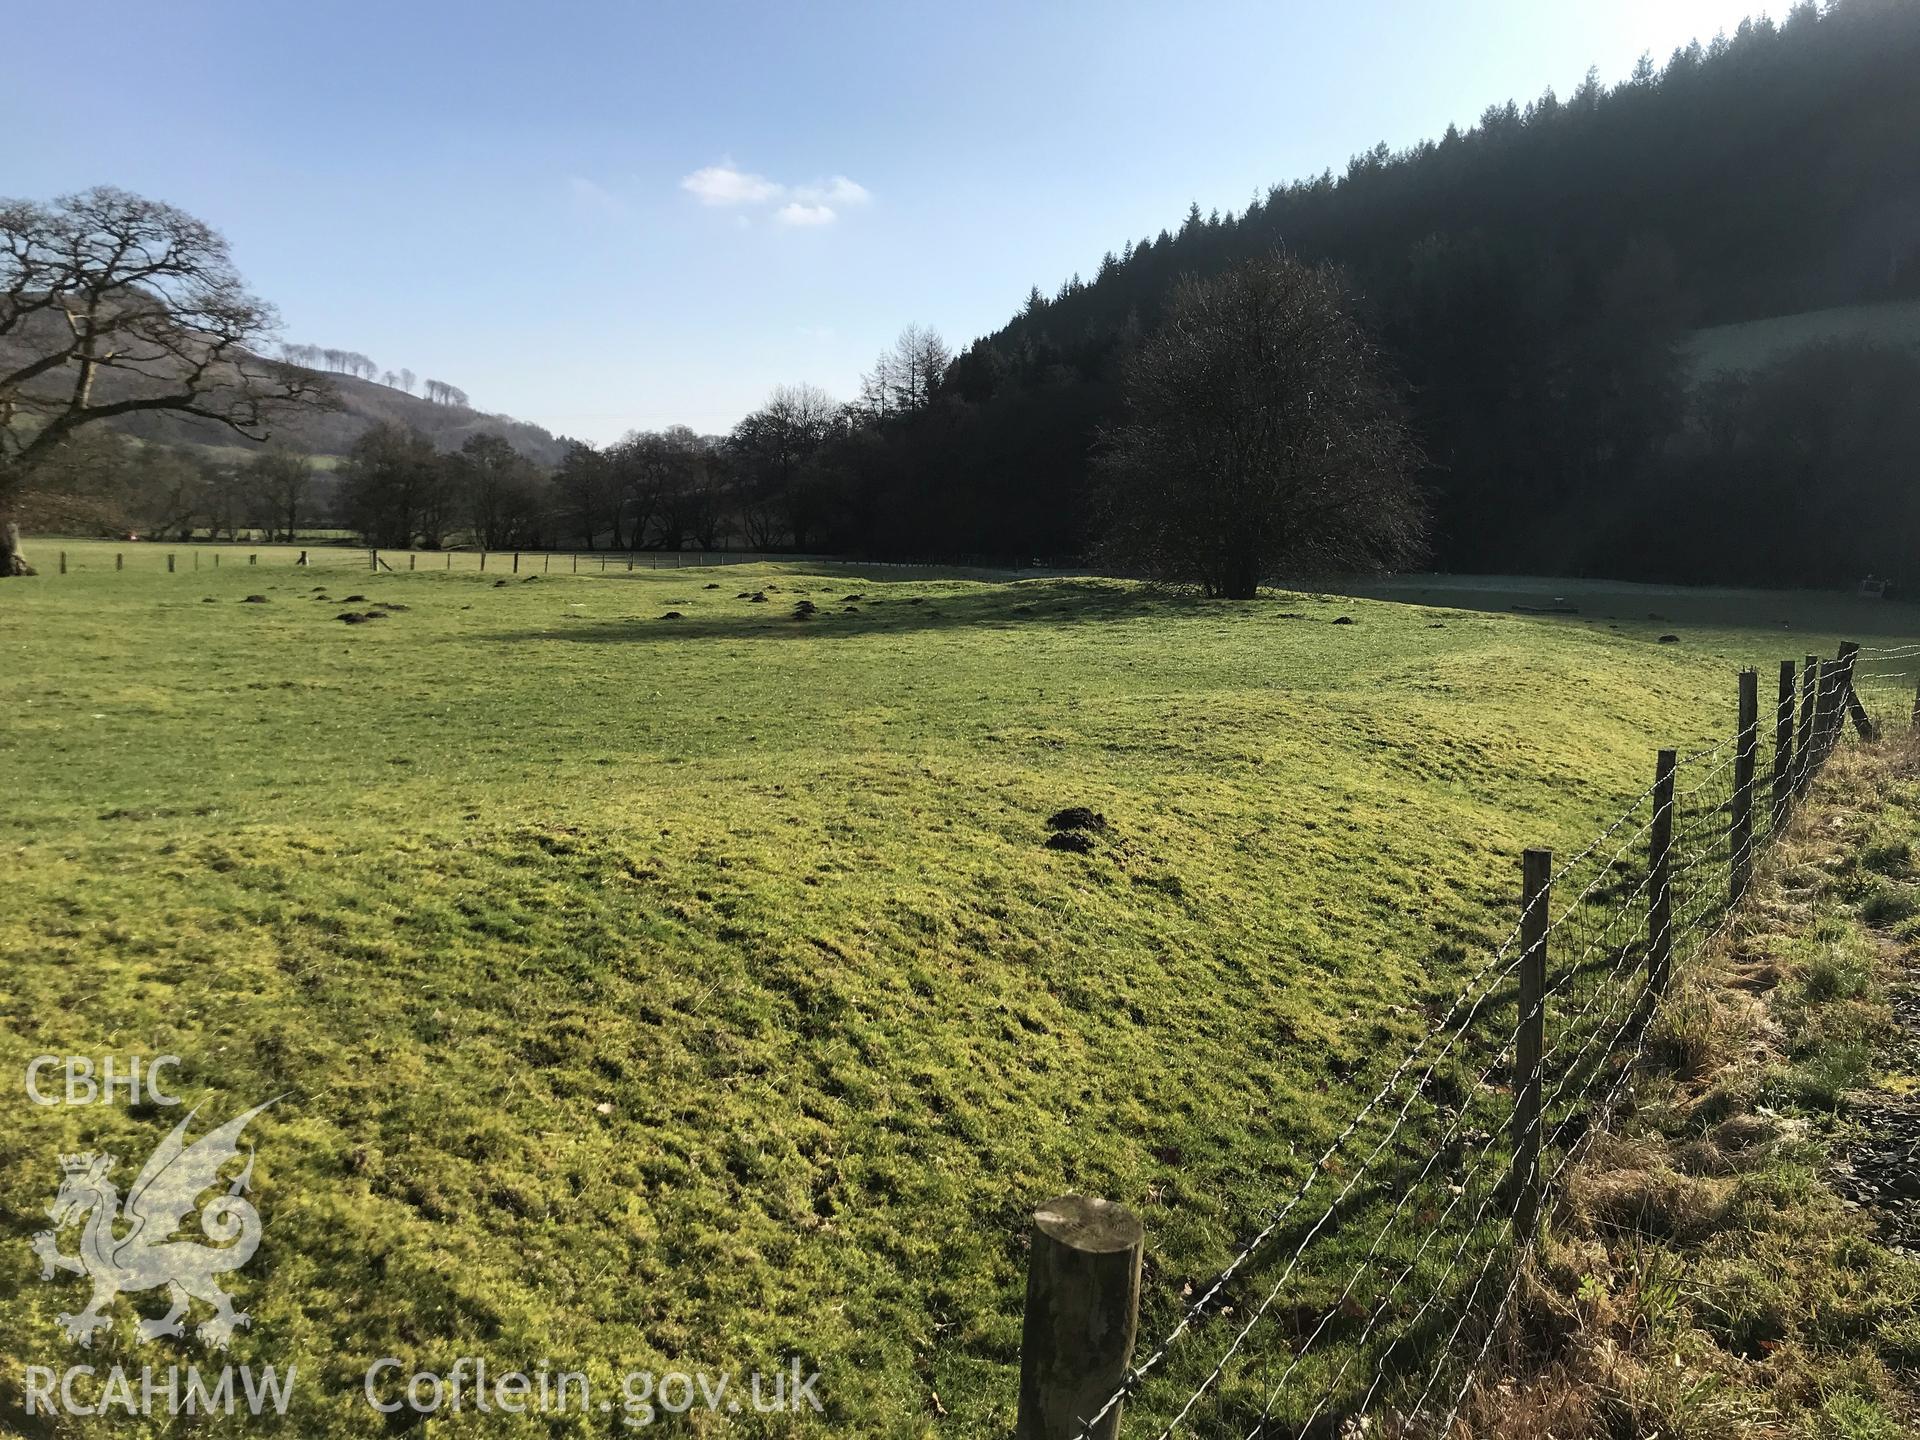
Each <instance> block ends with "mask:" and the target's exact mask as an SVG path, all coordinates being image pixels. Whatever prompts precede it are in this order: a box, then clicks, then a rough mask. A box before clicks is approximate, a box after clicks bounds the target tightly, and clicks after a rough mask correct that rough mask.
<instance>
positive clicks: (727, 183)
mask: <svg viewBox="0 0 1920 1440" xmlns="http://www.w3.org/2000/svg"><path fill="white" fill-rule="evenodd" d="M680 188H681V189H682V190H686V191H688V192H690V193H691V194H692V195H693V196H694V197H695V198H697V199H698V200H699V201H700V203H701V204H702V205H759V204H763V203H765V202H766V201H769V200H778V199H779V198H780V197H781V196H782V195H784V194H785V193H786V186H784V185H776V184H775V183H774V182H773V181H771V180H769V179H767V177H766V176H764V175H749V174H748V173H747V172H746V171H744V170H736V169H734V167H733V162H732V161H730V160H723V161H721V162H720V163H719V164H718V165H707V166H703V167H702V168H701V169H698V170H696V171H694V172H693V173H692V174H691V175H689V176H687V177H686V178H685V179H683V180H682V181H681V182H680Z"/></svg>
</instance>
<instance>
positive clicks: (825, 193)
mask: <svg viewBox="0 0 1920 1440" xmlns="http://www.w3.org/2000/svg"><path fill="white" fill-rule="evenodd" d="M680 188H681V189H682V190H685V191H686V192H687V193H688V194H690V195H692V196H693V197H694V198H695V199H697V200H698V201H699V202H700V203H701V204H702V205H716V206H731V207H736V208H753V207H758V206H762V205H770V206H777V207H778V208H777V209H775V210H774V211H773V219H774V220H775V222H777V223H778V224H781V225H789V226H795V227H802V228H805V227H818V226H821V225H831V224H832V223H833V222H834V221H835V220H837V219H839V218H840V214H841V212H842V211H843V210H845V209H847V208H848V207H850V206H855V205H865V204H867V203H868V202H869V201H871V200H872V199H873V194H872V192H871V191H869V190H868V189H867V187H866V186H864V185H862V184H861V183H860V182H859V181H857V180H852V179H849V178H848V177H847V176H845V175H833V176H830V177H828V178H827V179H825V180H816V181H814V182H813V183H812V184H808V185H786V184H782V183H781V182H780V181H778V180H769V179H768V178H767V177H766V176H764V175H755V174H753V173H752V172H750V171H746V170H742V169H740V168H739V167H738V166H736V165H735V164H734V163H733V161H732V159H731V158H725V159H722V160H721V161H720V163H719V164H718V165H706V166H702V167H701V168H700V169H698V170H696V171H694V172H693V173H692V174H691V175H687V176H684V177H682V179H681V181H680ZM745 221H746V217H745V216H738V217H736V222H735V223H736V224H739V225H740V226H741V228H742V229H744V228H746V224H745Z"/></svg>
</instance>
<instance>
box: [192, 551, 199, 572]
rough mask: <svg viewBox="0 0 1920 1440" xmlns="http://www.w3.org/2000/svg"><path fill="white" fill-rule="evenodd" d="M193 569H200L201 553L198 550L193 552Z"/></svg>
mask: <svg viewBox="0 0 1920 1440" xmlns="http://www.w3.org/2000/svg"><path fill="white" fill-rule="evenodd" d="M193 568H194V569H196V570H198V569H199V568H200V552H199V551H198V550H196V551H194V552H193Z"/></svg>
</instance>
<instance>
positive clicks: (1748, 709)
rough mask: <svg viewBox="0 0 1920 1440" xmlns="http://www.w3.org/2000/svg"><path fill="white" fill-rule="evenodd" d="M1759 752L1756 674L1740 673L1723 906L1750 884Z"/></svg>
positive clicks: (1749, 671)
mask: <svg viewBox="0 0 1920 1440" xmlns="http://www.w3.org/2000/svg"><path fill="white" fill-rule="evenodd" d="M1759 748H1760V672H1759V671H1757V670H1742V671H1741V672H1740V729H1739V731H1738V734H1737V738H1736V739H1735V740H1734V746H1733V804H1732V805H1731V806H1729V807H1728V808H1729V810H1730V812H1731V813H1730V814H1729V816H1728V820H1727V854H1728V857H1729V865H1728V877H1727V903H1728V904H1729V905H1737V904H1739V903H1740V897H1741V896H1742V895H1744V894H1746V893H1747V886H1749V885H1750V884H1752V883H1753V771H1754V764H1755V762H1756V761H1757V759H1758V758H1759Z"/></svg>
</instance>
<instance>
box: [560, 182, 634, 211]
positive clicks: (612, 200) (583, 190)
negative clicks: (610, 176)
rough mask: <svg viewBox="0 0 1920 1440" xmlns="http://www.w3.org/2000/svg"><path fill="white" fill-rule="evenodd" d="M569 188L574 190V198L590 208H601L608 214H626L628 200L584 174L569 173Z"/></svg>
mask: <svg viewBox="0 0 1920 1440" xmlns="http://www.w3.org/2000/svg"><path fill="white" fill-rule="evenodd" d="M567 188H568V189H569V190H570V191H572V192H573V198H574V200H575V201H577V202H578V203H579V204H580V205H581V206H583V207H585V208H586V209H589V210H599V211H602V212H604V213H606V214H608V215H625V214H626V213H627V202H626V201H624V200H622V199H621V198H620V197H619V196H618V195H616V194H614V193H613V192H612V191H611V190H609V189H607V187H606V186H604V185H601V184H598V183H596V182H594V181H592V180H589V179H587V178H586V176H584V175H569V176H568V177H567Z"/></svg>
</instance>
